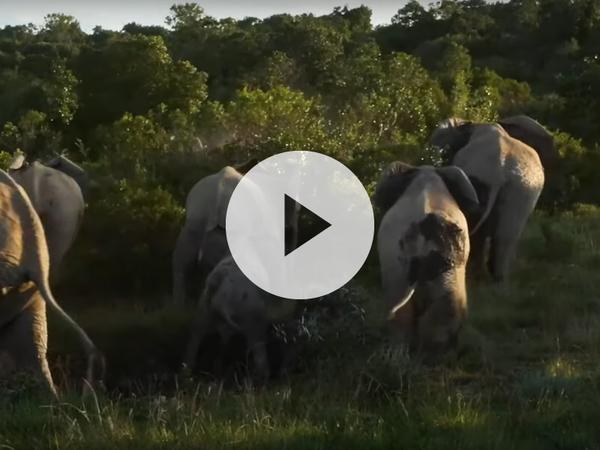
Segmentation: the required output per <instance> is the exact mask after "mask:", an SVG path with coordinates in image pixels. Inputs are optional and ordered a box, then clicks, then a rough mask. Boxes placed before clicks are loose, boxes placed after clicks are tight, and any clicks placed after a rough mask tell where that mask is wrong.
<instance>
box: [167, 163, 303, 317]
mask: <svg viewBox="0 0 600 450" xmlns="http://www.w3.org/2000/svg"><path fill="white" fill-rule="evenodd" d="M254 164H256V161H252V162H249V163H248V164H246V165H244V166H240V167H238V168H237V169H236V168H234V167H230V166H227V167H224V168H223V169H221V170H220V171H219V172H217V173H215V174H212V175H209V176H207V177H205V178H203V179H202V180H200V181H199V182H198V183H196V185H194V187H193V188H192V189H191V191H190V193H189V194H188V196H187V199H186V206H185V209H186V218H185V223H184V225H183V227H182V229H181V231H180V233H179V236H178V238H177V242H176V244H175V250H174V252H173V260H172V267H173V304H174V305H176V306H179V307H181V306H183V305H184V304H185V303H186V302H187V301H188V300H189V299H190V297H191V296H190V291H193V289H190V287H191V286H192V284H193V282H195V281H197V279H198V277H196V276H195V275H196V271H197V270H198V268H200V269H201V271H202V272H205V273H208V272H210V271H211V270H212V269H213V268H214V267H215V266H216V265H217V263H218V262H219V261H221V259H223V258H225V257H226V256H228V255H229V248H228V247H227V245H226V244H227V242H226V239H225V217H226V213H227V206H228V205H229V200H230V198H231V195H232V193H233V191H234V189H235V188H236V186H237V185H238V183H239V182H240V180H241V179H242V177H243V174H242V173H241V172H240V171H244V172H245V171H247V170H249V169H250V167H251V166H253V165H254ZM238 169H239V170H238ZM287 217H288V223H287V224H286V226H288V227H291V233H290V236H291V239H292V242H293V243H292V244H291V245H293V247H292V248H295V246H296V242H297V234H298V230H297V220H298V217H297V211H293V212H292V214H288V215H287ZM192 280H193V281H192Z"/></svg>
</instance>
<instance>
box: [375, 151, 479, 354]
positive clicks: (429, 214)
mask: <svg viewBox="0 0 600 450" xmlns="http://www.w3.org/2000/svg"><path fill="white" fill-rule="evenodd" d="M374 203H375V204H376V205H377V206H378V207H379V208H380V209H381V210H382V211H384V216H383V218H382V220H381V224H380V226H379V230H378V233H377V250H378V254H379V261H380V266H381V277H382V285H383V292H384V299H385V307H386V311H387V312H388V318H389V321H390V325H391V327H392V330H393V332H394V334H395V335H396V336H397V337H398V338H399V340H400V342H402V343H404V344H407V345H408V346H409V348H410V349H411V350H414V351H417V352H418V353H419V354H421V355H423V356H424V357H425V358H426V359H428V360H431V361H434V360H435V359H436V358H437V357H439V356H441V355H442V354H444V353H445V352H446V351H447V350H449V349H451V348H452V347H453V346H454V345H455V344H456V338H457V334H458V331H459V329H460V327H461V324H462V322H463V320H464V318H465V315H466V311H467V291H466V287H465V269H466V264H467V259H468V256H469V246H470V244H469V233H468V226H467V221H466V218H465V216H464V215H463V213H462V211H461V207H462V208H464V209H467V210H470V209H473V208H476V207H477V206H478V201H477V194H476V192H475V190H474V188H473V186H472V185H471V183H470V182H469V179H468V178H467V176H466V175H465V174H464V172H463V171H462V170H460V169H459V168H457V167H453V166H449V167H444V168H439V169H435V168H433V167H429V166H422V167H412V166H409V165H406V164H403V163H400V162H396V163H393V164H392V165H390V166H389V167H388V168H387V169H386V171H385V172H384V173H383V175H382V177H381V180H380V181H379V183H378V185H377V188H376V191H375V196H374ZM413 294H414V298H413Z"/></svg>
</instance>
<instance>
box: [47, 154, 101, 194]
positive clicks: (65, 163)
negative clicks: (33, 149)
mask: <svg viewBox="0 0 600 450" xmlns="http://www.w3.org/2000/svg"><path fill="white" fill-rule="evenodd" d="M44 165H45V166H46V167H51V168H52V169H56V170H59V171H60V172H62V173H64V174H65V175H68V176H70V177H71V178H73V179H74V180H75V181H76V182H77V185H78V186H79V188H80V189H81V194H82V195H83V198H84V200H86V201H87V198H88V193H89V187H90V180H89V177H88V174H87V172H86V171H85V170H84V169H83V168H82V167H81V166H79V165H78V164H76V163H74V162H73V161H71V160H70V159H69V158H67V157H66V156H65V155H58V156H55V157H54V158H52V159H50V160H48V161H46V162H45V163H44Z"/></svg>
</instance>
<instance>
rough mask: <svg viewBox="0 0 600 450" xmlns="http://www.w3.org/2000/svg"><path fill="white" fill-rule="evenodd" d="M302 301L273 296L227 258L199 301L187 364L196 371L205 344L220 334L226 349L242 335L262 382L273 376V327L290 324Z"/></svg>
mask: <svg viewBox="0 0 600 450" xmlns="http://www.w3.org/2000/svg"><path fill="white" fill-rule="evenodd" d="M297 306H298V302H297V301H294V300H287V299H282V298H279V297H276V296H274V295H272V294H269V293H267V292H265V291H263V290H261V289H260V288H258V287H257V286H255V285H254V283H252V282H251V281H250V280H249V279H248V278H247V277H246V276H245V275H244V274H243V272H242V271H241V270H240V269H239V267H238V266H237V264H236V263H235V261H234V259H233V257H231V256H228V257H226V258H224V259H223V260H222V261H221V262H220V263H219V264H218V265H217V266H216V267H215V268H214V269H213V270H212V272H211V273H210V274H209V276H208V278H207V279H206V284H205V287H204V290H203V293H202V295H201V297H200V300H199V302H198V306H197V310H196V313H195V317H194V320H193V325H192V330H191V337H190V341H189V343H188V346H187V350H186V354H185V359H184V364H185V366H186V367H187V368H188V369H189V370H192V369H193V368H194V365H195V360H196V357H197V354H198V349H199V346H200V344H201V343H202V341H203V340H204V338H205V337H207V336H208V335H210V334H212V333H214V332H217V333H218V334H219V336H220V338H221V342H222V344H223V346H225V345H226V344H227V342H228V341H229V340H230V339H231V338H232V337H233V335H234V334H236V333H241V334H242V335H243V336H244V337H245V338H246V341H247V347H248V349H249V350H250V352H251V354H252V358H253V363H254V369H255V371H256V375H257V377H258V379H259V380H261V381H265V380H267V379H268V378H269V377H270V375H271V373H270V367H269V358H268V354H267V338H268V331H269V327H270V325H272V324H274V323H276V322H286V321H289V320H290V319H291V318H292V317H293V316H294V313H295V312H296V311H297Z"/></svg>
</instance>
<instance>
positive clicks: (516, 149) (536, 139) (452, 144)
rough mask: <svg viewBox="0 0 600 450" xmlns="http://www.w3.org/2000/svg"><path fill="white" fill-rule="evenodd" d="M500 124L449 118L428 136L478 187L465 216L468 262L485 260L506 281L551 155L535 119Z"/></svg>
mask: <svg viewBox="0 0 600 450" xmlns="http://www.w3.org/2000/svg"><path fill="white" fill-rule="evenodd" d="M501 123H503V124H504V125H500V124H495V123H472V122H467V121H464V120H462V119H458V118H451V119H447V120H445V121H443V122H442V123H441V124H440V125H439V126H438V128H437V129H436V130H435V131H434V133H433V134H432V136H431V140H430V142H431V144H432V145H434V146H437V147H439V148H441V149H442V150H443V154H444V155H445V158H446V160H447V162H448V163H451V164H453V165H455V166H458V167H460V168H461V169H463V170H464V172H465V173H466V174H467V176H468V177H469V179H470V180H471V182H472V184H473V186H474V187H475V189H476V190H477V193H478V195H479V200H480V202H481V205H482V207H481V210H480V211H479V213H476V214H468V215H467V217H468V219H469V225H470V228H471V242H472V252H471V253H472V255H471V260H472V263H471V265H472V267H473V269H474V270H475V272H477V271H480V270H481V269H482V268H483V267H484V266H485V261H486V259H487V260H488V269H489V271H490V273H491V275H492V276H493V278H494V279H495V280H496V281H502V280H505V279H506V277H507V275H508V272H509V269H510V264H511V261H512V259H513V257H514V255H515V253H516V248H517V244H518V241H519V238H520V236H521V233H522V232H523V229H524V228H525V225H526V223H527V219H528V218H529V216H530V215H531V213H532V212H533V210H534V208H535V205H536V203H537V201H538V198H539V196H540V194H541V192H542V189H543V187H544V178H545V177H544V166H543V165H542V158H543V160H544V161H547V164H549V165H551V164H552V163H553V161H554V159H555V158H554V156H553V155H554V154H555V150H554V145H553V141H552V136H551V134H550V133H549V132H548V131H546V130H545V129H544V128H543V127H542V126H541V125H539V124H538V123H537V122H535V121H534V120H533V119H530V118H527V117H526V116H516V117H515V118H509V119H503V120H502V121H501ZM509 132H510V133H512V134H514V136H518V137H519V138H517V137H513V136H512V135H511V134H510V133H509ZM526 141H527V142H529V143H530V144H531V145H538V147H537V148H532V147H531V146H530V145H529V144H528V143H526ZM542 144H544V145H542ZM488 239H489V240H490V241H491V242H490V245H489V248H490V250H489V255H486V251H485V249H486V243H487V241H488ZM486 256H487V258H486Z"/></svg>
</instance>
